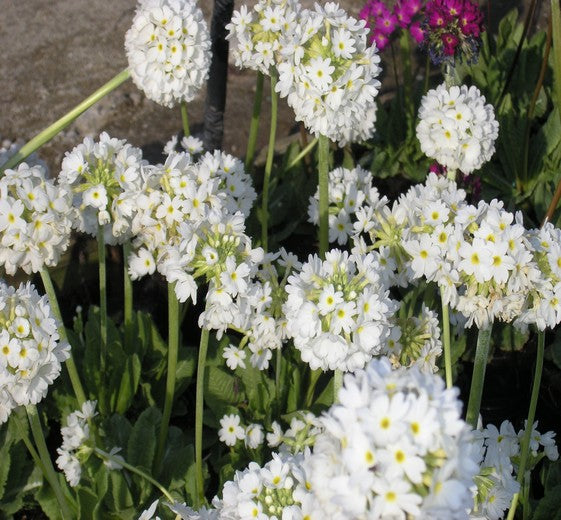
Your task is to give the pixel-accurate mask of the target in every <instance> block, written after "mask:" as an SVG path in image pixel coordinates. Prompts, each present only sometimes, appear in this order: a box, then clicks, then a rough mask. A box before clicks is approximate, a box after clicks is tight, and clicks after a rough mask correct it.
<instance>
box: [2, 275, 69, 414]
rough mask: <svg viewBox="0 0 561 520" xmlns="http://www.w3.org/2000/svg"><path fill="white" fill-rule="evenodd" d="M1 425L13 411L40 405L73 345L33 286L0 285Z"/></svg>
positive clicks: (44, 299) (44, 297)
mask: <svg viewBox="0 0 561 520" xmlns="http://www.w3.org/2000/svg"><path fill="white" fill-rule="evenodd" d="M0 302H1V303H0V323H2V328H1V329H0V399H1V402H0V424H1V423H3V422H5V421H6V420H7V419H8V417H9V415H10V412H11V410H12V409H13V408H15V407H17V406H26V405H29V404H33V405H34V404H37V403H38V402H39V401H41V400H42V399H43V398H44V397H45V396H46V395H47V391H48V389H49V385H51V384H52V383H53V381H54V380H55V379H56V378H57V377H58V376H59V375H60V371H61V369H62V367H61V364H62V362H63V361H66V359H68V357H69V352H70V345H68V343H66V342H61V341H60V340H59V339H60V338H59V335H58V331H57V326H58V325H57V320H56V318H55V317H54V315H53V313H52V310H51V307H50V305H49V300H48V298H47V296H39V294H38V293H37V291H36V290H35V287H34V286H33V285H31V283H29V282H28V283H26V284H21V285H20V286H19V288H18V289H14V288H13V287H10V286H8V285H6V284H4V283H3V282H0Z"/></svg>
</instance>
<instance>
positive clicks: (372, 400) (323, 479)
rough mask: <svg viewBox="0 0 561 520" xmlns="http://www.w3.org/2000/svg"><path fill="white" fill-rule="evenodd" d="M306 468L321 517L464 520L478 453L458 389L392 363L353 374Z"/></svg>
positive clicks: (375, 364) (383, 361) (372, 365)
mask: <svg viewBox="0 0 561 520" xmlns="http://www.w3.org/2000/svg"><path fill="white" fill-rule="evenodd" d="M338 401H339V402H338V404H336V405H333V406H332V407H331V408H330V409H329V410H328V412H327V413H326V414H325V415H324V416H323V417H322V418H320V421H321V422H322V424H323V426H324V428H325V430H324V431H323V432H322V433H319V434H318V435H317V436H316V442H315V445H314V447H313V452H312V454H311V456H310V457H309V458H308V459H307V460H306V461H305V462H304V464H303V467H304V471H305V472H306V476H307V478H308V481H309V488H310V491H311V493H312V495H313V497H314V499H315V501H316V507H317V509H316V513H317V514H318V516H319V517H321V518H346V519H359V518H372V519H382V518H406V517H411V518H431V519H442V520H445V519H465V518H467V516H466V511H467V510H468V509H469V508H470V507H471V506H472V505H473V498H472V491H471V488H472V487H473V480H472V479H473V477H474V476H475V475H476V474H477V471H478V469H479V467H478V462H479V454H478V453H474V450H472V449H471V448H470V441H471V439H472V434H471V431H470V429H469V427H468V426H467V425H466V423H465V422H464V421H463V420H462V419H461V408H462V406H461V402H460V401H459V399H458V392H457V390H456V389H450V390H448V389H445V387H444V382H443V381H442V379H441V378H439V377H438V376H436V375H434V374H426V373H422V372H420V371H419V369H418V368H417V367H411V368H400V369H397V370H392V367H391V364H390V362H389V361H388V360H387V359H381V360H373V361H371V362H370V364H369V365H368V366H367V367H366V368H365V369H364V370H358V371H357V372H355V373H354V374H347V375H345V378H344V386H343V388H342V389H341V391H340V392H339V396H338Z"/></svg>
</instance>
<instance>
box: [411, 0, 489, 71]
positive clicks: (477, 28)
mask: <svg viewBox="0 0 561 520" xmlns="http://www.w3.org/2000/svg"><path fill="white" fill-rule="evenodd" d="M482 24H483V14H482V12H481V10H480V9H479V5H478V4H477V3H476V2H475V0H430V1H429V2H427V4H426V6H425V20H424V22H423V23H422V25H421V27H422V29H423V31H424V41H423V42H422V45H423V47H425V48H426V49H427V51H428V53H429V55H430V57H431V60H432V62H433V63H434V64H435V65H438V64H441V63H450V64H451V65H453V64H454V62H455V60H456V59H458V60H459V61H461V60H463V59H466V61H467V62H468V63H472V62H474V61H476V60H477V55H478V52H479V46H480V43H481V40H480V37H481V33H482V31H483V25H482Z"/></svg>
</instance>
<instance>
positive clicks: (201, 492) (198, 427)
mask: <svg viewBox="0 0 561 520" xmlns="http://www.w3.org/2000/svg"><path fill="white" fill-rule="evenodd" d="M208 339H209V331H208V329H205V328H203V329H201V341H200V343H199V362H198V364H197V394H196V398H195V399H196V403H195V482H196V489H197V496H196V497H195V498H196V502H195V506H196V507H195V509H199V508H200V507H201V506H202V505H203V504H204V502H205V483H204V477H203V407H204V384H205V367H206V356H207V351H208Z"/></svg>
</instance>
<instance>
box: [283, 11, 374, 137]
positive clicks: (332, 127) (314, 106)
mask: <svg viewBox="0 0 561 520" xmlns="http://www.w3.org/2000/svg"><path fill="white" fill-rule="evenodd" d="M365 24H366V22H365V21H363V20H361V21H357V20H355V19H354V18H351V17H349V16H347V15H346V14H345V12H344V11H343V10H341V9H339V8H338V6H337V4H333V3H328V4H326V6H325V8H324V7H322V6H321V5H320V4H319V3H316V4H315V9H314V10H313V11H309V10H305V11H302V13H300V14H299V20H298V23H297V24H294V30H293V31H292V32H290V33H286V34H284V35H283V37H282V38H281V48H280V56H281V58H280V59H279V64H278V66H277V68H278V74H279V81H278V83H277V86H276V90H277V92H279V93H280V95H281V96H282V97H286V98H287V102H288V104H289V105H290V106H291V107H292V108H293V109H294V112H295V115H296V120H297V121H302V122H303V123H304V124H305V125H306V127H307V128H308V129H309V130H310V132H311V133H313V134H314V135H316V136H317V135H324V136H326V137H328V138H329V139H331V140H332V141H336V142H338V143H339V144H340V145H341V146H343V145H345V144H346V143H349V142H355V141H361V140H365V139H369V138H370V137H372V135H373V134H374V123H375V121H376V102H375V98H376V96H377V94H378V89H379V87H380V82H379V81H378V80H377V76H378V75H379V74H380V67H379V65H378V64H379V63H380V57H379V56H378V53H377V49H376V46H375V45H371V46H370V45H368V42H367V34H368V29H366V28H365Z"/></svg>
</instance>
